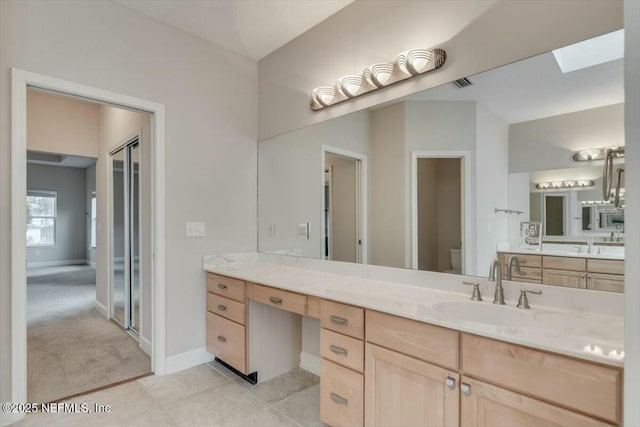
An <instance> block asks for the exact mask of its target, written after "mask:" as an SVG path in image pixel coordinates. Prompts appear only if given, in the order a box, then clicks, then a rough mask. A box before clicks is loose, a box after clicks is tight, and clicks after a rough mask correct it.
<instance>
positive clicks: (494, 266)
mask: <svg viewBox="0 0 640 427" xmlns="http://www.w3.org/2000/svg"><path fill="white" fill-rule="evenodd" d="M496 270H498V274H496ZM489 280H492V281H495V282H496V291H495V293H494V294H493V303H494V304H500V305H504V289H503V288H502V265H500V261H498V260H497V259H494V260H493V261H491V266H490V267H489Z"/></svg>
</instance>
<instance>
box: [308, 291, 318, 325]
mask: <svg viewBox="0 0 640 427" xmlns="http://www.w3.org/2000/svg"><path fill="white" fill-rule="evenodd" d="M307 316H309V317H313V318H314V319H319V318H320V298H319V297H312V296H310V295H309V296H307Z"/></svg>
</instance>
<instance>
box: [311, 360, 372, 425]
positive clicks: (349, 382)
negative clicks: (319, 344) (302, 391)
mask: <svg viewBox="0 0 640 427" xmlns="http://www.w3.org/2000/svg"><path fill="white" fill-rule="evenodd" d="M320 418H321V419H322V421H323V422H324V423H327V424H329V425H331V426H333V427H356V426H362V425H363V424H364V376H363V375H362V374H358V373H356V372H353V371H351V370H349V369H347V368H343V367H342V366H340V365H336V364H335V363H333V362H329V361H328V360H326V359H325V360H322V362H321V365H320Z"/></svg>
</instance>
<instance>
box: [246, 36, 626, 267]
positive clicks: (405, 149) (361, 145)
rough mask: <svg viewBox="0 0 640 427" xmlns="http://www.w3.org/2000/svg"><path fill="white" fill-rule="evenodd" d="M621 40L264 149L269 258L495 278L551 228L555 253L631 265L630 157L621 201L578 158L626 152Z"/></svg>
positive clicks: (494, 73)
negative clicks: (527, 232)
mask: <svg viewBox="0 0 640 427" xmlns="http://www.w3.org/2000/svg"><path fill="white" fill-rule="evenodd" d="M621 33H622V31H619V32H615V33H611V34H608V35H604V36H602V37H604V38H605V40H604V41H603V40H602V39H601V41H600V42H601V44H602V43H604V44H605V45H606V46H607V48H606V50H607V51H609V50H610V51H611V53H612V57H610V58H600V56H601V55H600V56H599V55H590V54H586V55H585V54H584V52H589V49H594V48H593V46H589V44H588V43H586V44H585V43H581V44H578V45H572V46H570V47H568V49H573V51H571V50H569V51H567V50H566V49H564V48H563V49H560V50H557V51H554V52H548V53H545V54H542V55H539V56H536V57H532V58H529V59H526V60H522V61H519V62H516V63H513V64H509V65H506V66H503V67H500V68H496V69H494V70H490V71H486V72H483V73H480V74H477V75H472V76H468V77H467V78H466V79H464V80H460V81H456V82H452V83H448V84H445V85H442V86H439V87H435V88H432V89H429V90H426V91H423V92H419V93H415V94H413V95H411V96H409V97H406V98H403V99H399V100H396V101H393V102H390V103H387V104H384V105H379V106H376V107H375V108H371V109H368V110H363V111H358V112H355V113H352V114H349V115H346V116H343V117H339V118H335V119H332V120H328V121H326V122H323V123H320V124H316V125H313V126H309V127H306V128H302V129H299V130H296V131H293V132H290V133H288V134H284V135H280V136H277V137H274V138H270V139H267V140H264V141H261V142H260V143H259V147H258V242H259V250H260V251H261V252H273V253H280V254H289V255H298V256H303V257H313V258H319V259H331V260H337V261H346V262H359V263H368V264H375V265H383V266H392V267H403V268H414V269H421V270H429V271H437V272H444V273H453V274H455V273H458V274H467V275H478V276H486V275H487V273H488V270H489V265H490V263H491V260H493V259H495V258H496V257H497V256H498V253H499V252H512V251H516V252H517V251H524V250H525V249H523V248H522V247H521V246H522V245H521V237H522V236H521V235H522V231H521V228H522V225H523V223H529V222H533V223H535V222H539V223H542V229H541V236H540V239H541V240H542V253H543V254H544V253H545V251H546V250H548V251H553V253H554V254H565V255H566V256H568V257H577V256H578V255H577V254H579V253H583V252H585V251H586V252H589V253H592V251H593V250H595V249H593V248H594V247H595V248H596V249H597V251H598V253H599V254H601V255H602V256H603V258H607V257H608V258H610V259H615V260H620V259H624V185H623V172H622V173H621V172H619V170H624V156H622V155H621V156H618V157H615V158H614V159H613V160H612V162H611V167H610V169H611V168H612V170H613V172H612V174H611V175H612V176H613V182H614V185H613V188H614V189H615V187H616V185H615V184H616V182H617V181H616V179H617V178H618V175H620V179H619V180H618V181H619V182H620V183H621V185H620V186H619V187H620V188H619V190H618V197H617V198H616V197H613V196H612V197H604V194H603V182H602V180H603V164H604V162H605V161H604V160H602V159H598V156H594V157H593V158H590V157H589V156H587V158H586V159H585V160H584V161H577V160H574V159H573V155H574V153H576V152H578V151H580V150H587V149H590V150H593V152H594V153H595V152H596V150H598V149H601V148H608V147H623V146H624V85H623V58H622V38H623V35H622V34H621ZM587 42H588V41H587ZM576 52H577V53H576ZM451 55H455V52H451ZM595 57H598V58H600V59H601V60H600V61H599V62H597V61H596V62H595V63H594V61H592V62H591V63H577V62H580V61H584V60H585V59H587V60H588V59H593V58H595ZM574 62H576V63H574ZM611 191H612V192H613V191H614V190H611ZM614 198H616V199H617V202H618V203H614Z"/></svg>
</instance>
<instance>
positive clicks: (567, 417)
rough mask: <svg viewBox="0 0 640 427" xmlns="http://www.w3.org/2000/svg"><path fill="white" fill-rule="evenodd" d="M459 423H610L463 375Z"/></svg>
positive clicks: (548, 426)
mask: <svg viewBox="0 0 640 427" xmlns="http://www.w3.org/2000/svg"><path fill="white" fill-rule="evenodd" d="M460 388H461V390H462V393H461V396H460V409H461V410H460V425H461V426H463V427H507V426H509V427H511V426H518V427H552V426H557V427H592V426H610V425H611V424H607V423H604V422H602V421H598V420H595V419H593V418H589V417H586V416H584V415H581V414H577V413H575V412H571V411H568V410H566V409H563V408H559V407H557V406H554V405H551V404H548V403H544V402H540V401H539V400H535V399H531V398H529V397H526V396H524V395H521V394H518V393H514V392H511V391H508V390H505V389H503V388H500V387H496V386H492V385H489V384H486V383H483V382H481V381H477V380H473V379H471V378H468V377H462V383H461V385H460Z"/></svg>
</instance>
